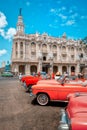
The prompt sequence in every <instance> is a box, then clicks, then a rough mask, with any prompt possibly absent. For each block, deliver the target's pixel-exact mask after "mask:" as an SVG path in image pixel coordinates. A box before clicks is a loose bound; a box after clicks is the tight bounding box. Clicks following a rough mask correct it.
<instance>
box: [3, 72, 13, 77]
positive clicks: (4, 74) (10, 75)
mask: <svg viewBox="0 0 87 130" xmlns="http://www.w3.org/2000/svg"><path fill="white" fill-rule="evenodd" d="M1 76H2V77H13V73H11V72H3V73H2V74H1Z"/></svg>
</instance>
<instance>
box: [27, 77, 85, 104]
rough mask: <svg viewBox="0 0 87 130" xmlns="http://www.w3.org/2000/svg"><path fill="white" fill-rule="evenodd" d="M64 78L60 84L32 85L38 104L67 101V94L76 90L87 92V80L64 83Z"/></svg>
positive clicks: (32, 93) (33, 94)
mask: <svg viewBox="0 0 87 130" xmlns="http://www.w3.org/2000/svg"><path fill="white" fill-rule="evenodd" d="M65 79H66V78H64V79H63V80H62V81H61V83H58V84H56V85H55V84H47V83H42V84H36V85H33V86H32V92H31V94H30V95H32V96H35V97H36V99H37V102H38V104H40V105H43V106H44V105H47V104H48V102H49V101H55V100H56V101H58V100H61V101H66V100H67V95H68V94H70V93H75V92H87V81H84V82H81V83H77V81H76V82H71V83H64V80H65Z"/></svg>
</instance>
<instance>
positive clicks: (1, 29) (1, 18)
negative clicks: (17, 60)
mask: <svg viewBox="0 0 87 130" xmlns="http://www.w3.org/2000/svg"><path fill="white" fill-rule="evenodd" d="M7 25H8V22H7V21H6V16H5V15H4V13H2V12H0V35H1V36H2V37H3V38H4V39H8V40H11V38H12V37H13V35H14V34H16V29H15V28H12V27H10V28H9V29H8V30H7V31H5V27H6V26H7Z"/></svg>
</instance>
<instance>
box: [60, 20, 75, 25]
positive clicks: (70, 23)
mask: <svg viewBox="0 0 87 130" xmlns="http://www.w3.org/2000/svg"><path fill="white" fill-rule="evenodd" d="M73 24H75V20H68V21H67V22H66V23H62V24H61V26H71V25H73Z"/></svg>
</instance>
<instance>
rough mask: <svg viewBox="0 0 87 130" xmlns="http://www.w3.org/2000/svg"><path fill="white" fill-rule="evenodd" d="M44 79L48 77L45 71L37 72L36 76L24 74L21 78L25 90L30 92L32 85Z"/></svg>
mask: <svg viewBox="0 0 87 130" xmlns="http://www.w3.org/2000/svg"><path fill="white" fill-rule="evenodd" d="M42 79H46V73H45V72H41V73H40V75H38V74H36V75H35V76H32V75H27V76H23V77H22V78H21V81H22V82H23V86H24V88H25V90H26V91H28V92H30V91H31V87H32V85H35V84H37V82H38V81H39V80H42Z"/></svg>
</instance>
